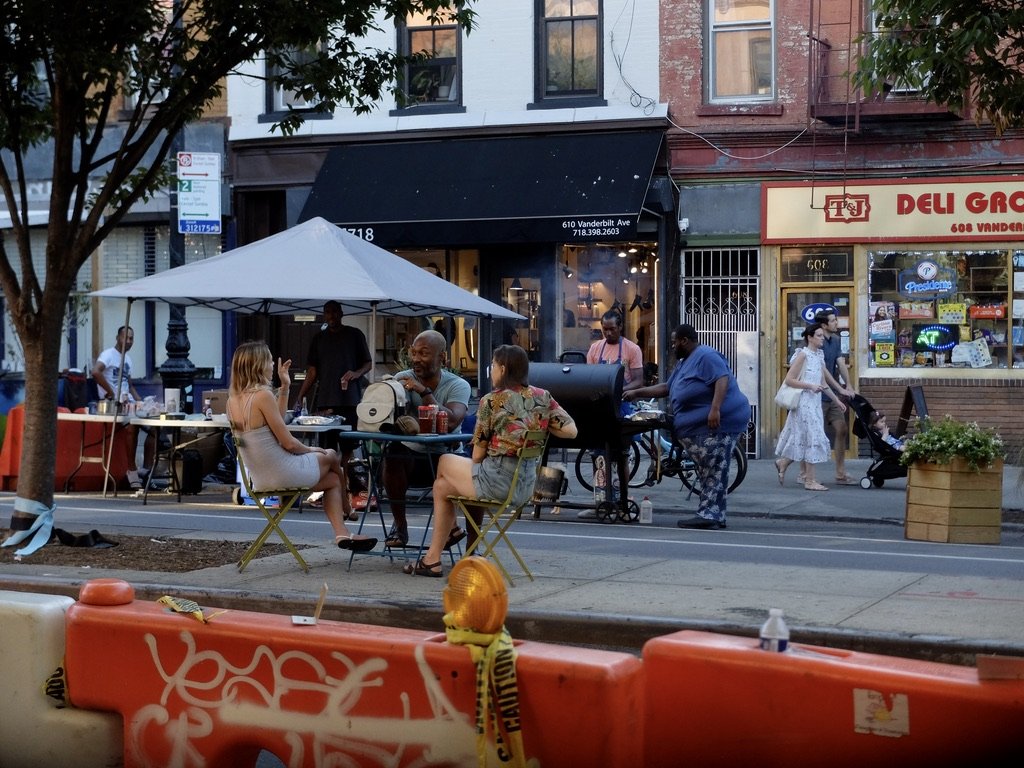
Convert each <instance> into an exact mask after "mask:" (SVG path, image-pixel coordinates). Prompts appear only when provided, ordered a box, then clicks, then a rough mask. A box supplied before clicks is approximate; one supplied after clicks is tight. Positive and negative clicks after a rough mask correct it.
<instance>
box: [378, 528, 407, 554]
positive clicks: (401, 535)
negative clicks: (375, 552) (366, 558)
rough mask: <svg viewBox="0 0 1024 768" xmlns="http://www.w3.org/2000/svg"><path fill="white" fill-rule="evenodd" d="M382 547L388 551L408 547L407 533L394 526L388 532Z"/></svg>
mask: <svg viewBox="0 0 1024 768" xmlns="http://www.w3.org/2000/svg"><path fill="white" fill-rule="evenodd" d="M384 546H385V547H388V548H389V549H404V548H405V547H408V546H409V532H408V531H403V530H400V529H398V528H395V527H394V526H392V527H391V530H390V531H388V537H387V538H386V539H384Z"/></svg>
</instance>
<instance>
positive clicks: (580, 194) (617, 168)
mask: <svg viewBox="0 0 1024 768" xmlns="http://www.w3.org/2000/svg"><path fill="white" fill-rule="evenodd" d="M662 135H663V131H662V130H660V129H659V130H646V131H639V130H634V131H605V132H595V133H573V134H556V135H545V136H504V137H482V138H472V139H440V140H428V141H403V142H381V143H373V144H352V145H346V146H341V147H335V148H334V149H332V150H331V151H330V152H329V153H328V155H327V159H326V160H325V161H324V165H323V168H321V170H320V173H319V175H318V176H317V179H316V182H315V184H314V185H313V190H312V192H311V193H310V196H309V200H308V201H307V203H306V206H305V208H304V209H303V211H302V215H301V217H300V220H301V221H305V220H307V219H310V218H312V217H314V216H322V217H323V218H325V219H327V220H328V221H331V222H333V223H335V224H337V225H338V226H341V227H344V228H347V229H353V230H358V231H359V232H357V233H358V234H361V235H362V236H364V237H369V236H370V235H369V233H368V232H367V230H370V229H372V230H373V232H372V239H373V242H375V243H376V244H378V245H383V246H388V247H398V246H431V245H432V246H438V245H472V244H484V243H508V242H586V241H594V240H629V239H633V238H635V237H636V224H637V219H638V218H639V215H640V209H641V207H642V205H643V203H644V197H645V195H646V194H647V188H648V185H649V184H650V181H651V174H652V173H653V170H654V163H655V161H656V159H657V156H658V152H659V149H660V147H661V139H662Z"/></svg>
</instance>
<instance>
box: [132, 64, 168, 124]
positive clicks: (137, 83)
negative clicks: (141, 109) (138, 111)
mask: <svg viewBox="0 0 1024 768" xmlns="http://www.w3.org/2000/svg"><path fill="white" fill-rule="evenodd" d="M138 55H139V54H138V52H135V60H136V61H137V60H138ZM160 75H161V73H154V74H153V75H152V76H151V77H147V76H146V75H145V74H144V73H143V71H142V70H141V68H139V67H135V66H132V67H131V68H130V69H129V71H128V74H127V76H126V77H125V84H124V108H125V109H128V110H133V109H135V108H136V107H137V106H138V105H139V104H140V103H142V104H145V105H147V106H149V105H155V104H159V103H161V102H162V101H164V100H165V99H166V98H167V89H166V88H160V87H159V86H160Z"/></svg>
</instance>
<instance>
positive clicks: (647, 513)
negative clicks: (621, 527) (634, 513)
mask: <svg viewBox="0 0 1024 768" xmlns="http://www.w3.org/2000/svg"><path fill="white" fill-rule="evenodd" d="M653 522H654V505H653V504H651V499H650V498H649V497H648V496H644V500H643V501H641V502H640V524H641V525H650V524H651V523H653Z"/></svg>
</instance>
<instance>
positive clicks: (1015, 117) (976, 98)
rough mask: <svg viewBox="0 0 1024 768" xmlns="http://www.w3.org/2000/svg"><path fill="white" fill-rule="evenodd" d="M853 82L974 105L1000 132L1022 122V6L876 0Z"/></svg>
mask: <svg viewBox="0 0 1024 768" xmlns="http://www.w3.org/2000/svg"><path fill="white" fill-rule="evenodd" d="M872 13H873V15H874V22H875V28H876V29H877V30H878V31H877V32H875V33H869V34H866V35H865V36H863V37H862V38H861V42H862V43H863V44H864V45H865V46H866V47H865V54H864V57H863V58H862V59H861V62H860V65H859V67H858V70H857V72H856V73H855V78H854V79H855V81H856V83H857V84H858V85H859V86H860V87H861V88H862V89H863V90H864V91H865V92H866V93H875V92H879V91H880V90H881V88H882V87H883V84H885V83H890V84H891V83H894V82H903V83H908V84H910V85H912V86H913V87H915V88H916V89H917V90H918V91H920V93H921V94H922V95H923V96H925V97H927V98H928V99H929V100H930V101H932V102H934V103H936V104H945V105H949V106H952V107H955V108H957V109H958V110H959V111H961V112H963V111H965V110H967V109H968V108H970V107H972V106H973V108H974V109H975V117H976V119H977V120H979V121H980V120H982V119H987V120H989V121H990V122H991V123H992V125H993V126H994V127H995V129H996V131H997V132H999V133H1001V132H1003V131H1004V130H1006V129H1007V128H1019V127H1021V126H1022V125H1024V69H1022V68H1021V67H1020V63H1021V60H1022V56H1024V48H1022V30H1024V5H1022V4H1021V3H1019V2H1016V1H1015V0H972V2H963V0H874V2H873V3H872Z"/></svg>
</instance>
